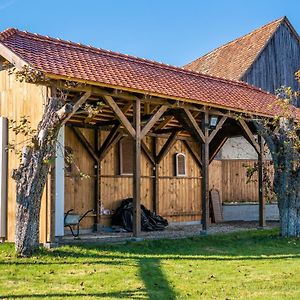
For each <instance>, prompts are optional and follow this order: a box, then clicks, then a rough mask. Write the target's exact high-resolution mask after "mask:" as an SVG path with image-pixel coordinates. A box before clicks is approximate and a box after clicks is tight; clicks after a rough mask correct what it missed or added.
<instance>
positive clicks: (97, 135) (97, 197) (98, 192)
mask: <svg viewBox="0 0 300 300" xmlns="http://www.w3.org/2000/svg"><path fill="white" fill-rule="evenodd" d="M94 132H95V137H94V140H95V145H94V149H95V152H96V153H98V150H99V145H100V130H99V129H98V128H96V129H95V130H94ZM100 172H101V162H100V160H98V161H97V164H96V166H95V176H96V178H95V204H94V206H95V210H96V219H95V225H96V226H95V227H96V229H97V224H98V223H100V209H101V208H100V200H101V190H100V188H101V187H100V184H101V182H100V175H101V174H100Z"/></svg>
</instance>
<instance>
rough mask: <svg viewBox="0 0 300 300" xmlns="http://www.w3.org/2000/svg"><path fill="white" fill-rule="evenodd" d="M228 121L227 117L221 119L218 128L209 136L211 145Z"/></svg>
mask: <svg viewBox="0 0 300 300" xmlns="http://www.w3.org/2000/svg"><path fill="white" fill-rule="evenodd" d="M226 120H227V117H226V116H223V117H222V118H221V120H220V121H219V122H218V124H217V126H216V128H215V129H214V130H213V131H212V133H211V134H210V135H209V138H208V143H210V142H211V141H212V140H213V138H214V137H215V136H216V134H217V133H218V131H219V130H220V129H221V128H222V126H223V124H224V123H225V122H226Z"/></svg>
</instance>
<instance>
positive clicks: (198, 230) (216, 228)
mask: <svg viewBox="0 0 300 300" xmlns="http://www.w3.org/2000/svg"><path fill="white" fill-rule="evenodd" d="M278 226H279V223H278V222H267V226H266V227H265V229H269V228H274V227H278ZM257 229H259V226H258V223H257V222H224V223H219V224H211V225H209V227H208V230H207V232H206V233H205V232H204V231H202V226H201V225H200V224H198V225H180V224H179V225H177V224H171V225H170V226H169V227H168V228H166V229H165V230H164V231H155V232H142V234H141V237H139V238H134V237H133V236H132V233H129V232H113V231H111V229H110V228H107V229H104V230H103V231H101V232H95V233H89V234H81V235H80V237H79V238H74V237H73V236H72V235H66V236H64V237H63V239H62V240H61V241H60V242H59V244H81V243H91V244H95V243H96V244H102V243H121V242H126V241H132V240H134V241H141V240H156V239H164V238H168V239H178V238H185V237H192V236H201V235H206V234H208V235H209V234H217V233H229V232H236V231H243V230H257Z"/></svg>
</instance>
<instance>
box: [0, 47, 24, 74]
mask: <svg viewBox="0 0 300 300" xmlns="http://www.w3.org/2000/svg"><path fill="white" fill-rule="evenodd" d="M0 55H1V56H3V57H4V58H5V59H6V60H8V61H9V62H10V63H12V64H13V65H14V66H15V67H17V68H18V69H22V68H23V67H24V66H29V64H28V63H27V62H26V61H25V60H23V59H22V58H21V57H20V56H18V55H17V54H15V53H14V52H13V51H11V50H10V49H9V48H7V47H6V46H5V45H4V44H0Z"/></svg>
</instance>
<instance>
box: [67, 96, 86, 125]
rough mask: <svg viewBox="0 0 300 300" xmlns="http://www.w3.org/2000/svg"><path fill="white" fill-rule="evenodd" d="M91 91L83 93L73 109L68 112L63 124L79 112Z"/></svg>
mask: <svg viewBox="0 0 300 300" xmlns="http://www.w3.org/2000/svg"><path fill="white" fill-rule="evenodd" d="M91 94H92V93H91V92H90V91H89V92H85V93H84V94H83V95H81V96H80V97H79V99H78V100H77V101H76V102H75V103H74V105H73V111H72V112H71V113H70V114H68V116H67V117H66V118H65V119H64V120H63V122H62V125H64V124H66V123H67V122H68V120H70V118H72V116H73V115H74V114H75V113H76V112H77V110H78V109H79V108H80V106H81V105H82V104H84V103H85V102H86V100H87V99H88V98H89V97H90V96H91Z"/></svg>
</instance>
